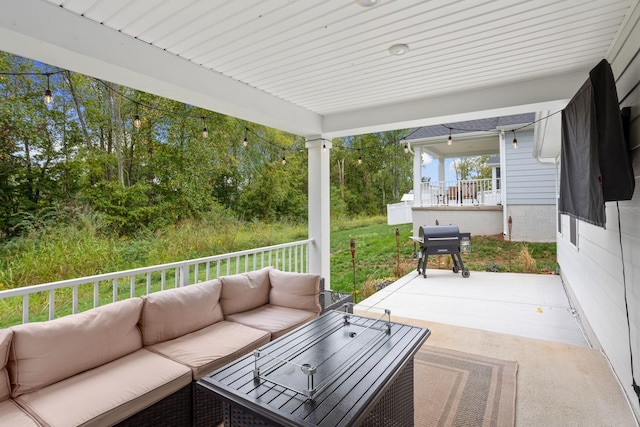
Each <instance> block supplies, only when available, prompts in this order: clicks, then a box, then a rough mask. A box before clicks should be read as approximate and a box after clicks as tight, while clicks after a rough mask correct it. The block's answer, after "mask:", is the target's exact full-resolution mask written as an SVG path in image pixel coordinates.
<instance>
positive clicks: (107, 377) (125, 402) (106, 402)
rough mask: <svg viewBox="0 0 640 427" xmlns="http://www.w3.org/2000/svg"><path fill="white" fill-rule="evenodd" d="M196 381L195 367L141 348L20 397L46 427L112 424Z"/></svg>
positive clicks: (22, 402) (22, 404) (17, 399)
mask: <svg viewBox="0 0 640 427" xmlns="http://www.w3.org/2000/svg"><path fill="white" fill-rule="evenodd" d="M190 383H191V370H190V369H189V368H187V367H186V366H183V365H181V364H179V363H176V362H174V361H172V360H169V359H167V358H166V357H162V356H159V355H157V354H155V353H152V352H150V351H147V350H145V349H140V350H138V351H136V352H134V353H131V354H128V355H126V356H123V357H121V358H119V359H117V360H114V361H113V362H111V363H107V364H105V365H102V366H100V367H97V368H95V369H92V370H89V371H86V372H83V373H81V374H78V375H75V376H73V377H71V378H68V379H66V380H63V381H60V382H57V383H55V384H52V385H50V386H49V387H45V388H42V389H40V390H38V391H35V392H33V393H27V394H23V395H21V396H19V397H17V398H16V402H18V404H19V405H21V406H22V407H23V408H25V409H27V410H28V411H29V412H30V413H31V414H33V416H34V418H35V419H36V420H37V421H38V422H40V423H41V424H42V425H45V426H51V427H68V426H110V425H113V424H115V423H117V422H120V421H122V420H124V419H126V418H128V417H130V416H131V415H133V414H135V413H137V412H140V411H141V410H142V409H144V408H147V407H149V406H151V405H152V404H154V403H155V402H157V401H159V400H161V399H163V398H164V397H166V396H169V395H170V394H172V393H174V392H176V391H177V390H180V389H181V388H183V387H185V386H187V385H189V384H190Z"/></svg>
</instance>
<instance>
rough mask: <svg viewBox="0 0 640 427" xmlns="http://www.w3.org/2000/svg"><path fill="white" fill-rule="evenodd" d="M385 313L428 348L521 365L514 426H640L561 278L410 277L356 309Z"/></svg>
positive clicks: (433, 273) (443, 273)
mask: <svg viewBox="0 0 640 427" xmlns="http://www.w3.org/2000/svg"><path fill="white" fill-rule="evenodd" d="M384 309H389V310H390V311H391V316H392V320H395V321H398V322H401V323H408V324H415V325H416V326H422V327H427V328H429V329H431V331H432V336H431V337H430V338H429V340H428V341H427V344H428V345H432V346H436V347H444V348H449V349H452V350H458V351H463V352H468V353H474V354H479V355H483V356H486V357H495V358H499V359H503V360H515V361H516V362H517V363H518V374H517V375H518V380H517V392H516V418H515V420H514V421H515V423H514V424H515V426H516V427H534V426H535V427H537V426H542V425H544V426H554V427H555V426H558V427H560V426H562V427H565V426H576V427H577V426H629V427H632V426H638V420H637V418H635V417H634V414H633V411H632V409H631V407H630V405H629V402H628V400H627V398H626V397H625V396H624V393H623V391H622V388H621V387H620V384H619V381H618V379H617V378H616V376H615V375H614V373H613V370H612V369H611V367H610V364H609V362H608V361H607V359H606V357H605V355H604V353H602V352H601V351H600V350H598V349H594V348H591V345H590V344H589V342H588V341H587V339H586V338H585V336H584V334H583V332H582V329H581V327H580V319H579V318H578V317H577V316H576V315H575V314H574V313H575V312H574V310H573V309H572V307H571V305H570V302H569V299H568V298H567V295H566V292H565V289H564V286H563V283H562V280H561V279H560V276H555V275H536V274H516V273H489V272H476V271H472V272H471V277H469V278H468V279H464V278H462V277H461V275H460V274H459V273H458V274H454V273H453V272H452V271H451V270H427V278H423V277H422V275H418V274H417V272H416V271H412V272H411V273H409V274H407V275H406V276H404V277H402V278H401V279H399V280H397V281H396V282H394V283H393V284H391V285H389V286H388V287H386V288H384V289H382V290H380V291H378V292H376V293H375V294H374V295H372V296H371V297H369V298H367V299H365V300H364V301H362V302H360V303H359V304H357V305H356V306H355V307H354V311H355V312H356V313H358V314H363V315H368V316H375V317H378V315H379V314H380V313H383V312H384ZM585 373H588V374H587V375H585ZM417 404H419V402H418V403H417Z"/></svg>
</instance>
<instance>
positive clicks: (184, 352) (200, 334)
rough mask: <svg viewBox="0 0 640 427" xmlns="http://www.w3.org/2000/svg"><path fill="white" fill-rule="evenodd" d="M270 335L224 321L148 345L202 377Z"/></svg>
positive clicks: (152, 349) (266, 340)
mask: <svg viewBox="0 0 640 427" xmlns="http://www.w3.org/2000/svg"><path fill="white" fill-rule="evenodd" d="M270 339H271V334H270V333H269V332H267V331H264V330H259V329H255V328H250V327H248V326H244V325H241V324H239V323H233V322H226V321H222V322H218V323H216V324H213V325H211V326H207V327H206V328H204V329H200V330H199V331H196V332H193V333H190V334H188V335H183V336H181V337H179V338H176V339H174V340H171V341H165V342H161V343H158V344H156V345H152V346H150V347H146V348H147V349H149V350H151V351H154V352H156V353H159V354H162V355H164V356H166V357H168V358H169V359H171V360H175V361H176V362H180V363H182V364H183V365H186V366H188V367H189V368H191V370H192V372H193V379H194V380H199V379H200V378H202V377H203V376H205V375H207V374H208V373H210V372H212V371H214V370H216V369H218V368H219V367H221V366H222V365H225V364H227V363H229V362H231V361H232V360H234V359H237V358H238V357H240V356H242V355H244V354H246V353H248V352H250V351H251V350H253V349H256V348H258V347H260V346H261V345H264V344H266V343H268V342H269V340H270Z"/></svg>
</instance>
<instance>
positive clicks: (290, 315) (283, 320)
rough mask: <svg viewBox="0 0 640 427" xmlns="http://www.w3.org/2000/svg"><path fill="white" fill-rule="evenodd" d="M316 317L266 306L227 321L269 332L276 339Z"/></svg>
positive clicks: (308, 312)
mask: <svg viewBox="0 0 640 427" xmlns="http://www.w3.org/2000/svg"><path fill="white" fill-rule="evenodd" d="M316 317H318V313H313V312H310V311H306V310H298V309H295V308H288V307H278V306H275V305H271V304H266V305H263V306H260V307H258V308H256V309H253V310H249V311H244V312H242V313H236V314H232V315H230V316H226V320H228V321H230V322H237V323H240V324H242V325H246V326H249V327H252V328H256V329H262V330H264V331H269V332H271V339H276V338H278V337H280V336H282V335H284V334H286V333H287V332H289V331H291V330H293V329H295V328H297V327H298V326H301V325H303V324H305V323H307V322H308V321H309V320H312V319H314V318H316Z"/></svg>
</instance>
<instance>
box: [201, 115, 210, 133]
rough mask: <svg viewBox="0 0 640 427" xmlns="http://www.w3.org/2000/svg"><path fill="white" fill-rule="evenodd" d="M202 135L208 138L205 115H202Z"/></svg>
mask: <svg viewBox="0 0 640 427" xmlns="http://www.w3.org/2000/svg"><path fill="white" fill-rule="evenodd" d="M202 137H203V138H209V131H208V130H207V123H206V122H205V117H202Z"/></svg>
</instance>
